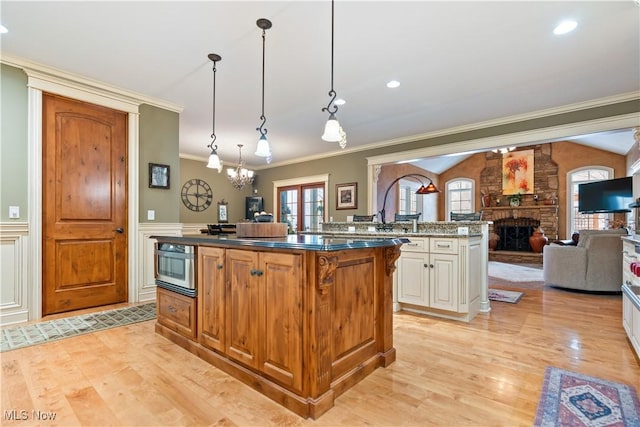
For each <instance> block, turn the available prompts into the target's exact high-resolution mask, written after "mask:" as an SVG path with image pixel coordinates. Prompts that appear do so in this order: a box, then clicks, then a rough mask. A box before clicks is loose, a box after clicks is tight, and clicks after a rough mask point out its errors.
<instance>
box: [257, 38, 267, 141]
mask: <svg viewBox="0 0 640 427" xmlns="http://www.w3.org/2000/svg"><path fill="white" fill-rule="evenodd" d="M265 34H266V30H265V29H263V30H262V115H261V116H260V120H262V123H260V127H258V128H256V130H257V131H258V132H260V135H262V136H265V135H266V134H267V129H263V128H262V127H263V126H264V124H265V123H266V122H267V118H266V117H265V116H264V57H265V53H264V52H265V50H264V46H265V39H266V37H265Z"/></svg>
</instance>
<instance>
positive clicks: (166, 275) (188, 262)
mask: <svg viewBox="0 0 640 427" xmlns="http://www.w3.org/2000/svg"><path fill="white" fill-rule="evenodd" d="M155 255H156V262H155V267H156V268H155V277H156V285H157V286H159V287H161V288H164V289H168V290H170V291H173V292H177V293H179V294H182V295H186V296H190V297H195V296H196V283H195V255H196V251H195V246H192V245H179V244H175V243H157V244H156V250H155Z"/></svg>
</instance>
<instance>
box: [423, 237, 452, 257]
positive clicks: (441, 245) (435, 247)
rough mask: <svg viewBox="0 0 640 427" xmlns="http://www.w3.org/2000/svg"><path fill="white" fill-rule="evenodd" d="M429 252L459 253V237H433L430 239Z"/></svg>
mask: <svg viewBox="0 0 640 427" xmlns="http://www.w3.org/2000/svg"><path fill="white" fill-rule="evenodd" d="M429 243H430V246H429V252H431V253H436V254H457V253H458V239H451V238H446V237H431V238H430V239H429Z"/></svg>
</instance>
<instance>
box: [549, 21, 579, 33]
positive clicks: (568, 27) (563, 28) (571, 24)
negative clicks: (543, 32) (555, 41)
mask: <svg viewBox="0 0 640 427" xmlns="http://www.w3.org/2000/svg"><path fill="white" fill-rule="evenodd" d="M577 26H578V23H577V22H576V21H562V22H561V23H560V24H558V26H557V27H556V28H554V29H553V34H555V35H558V36H559V35H561V34H567V33H569V32H571V31H573V30H575V29H576V27H577Z"/></svg>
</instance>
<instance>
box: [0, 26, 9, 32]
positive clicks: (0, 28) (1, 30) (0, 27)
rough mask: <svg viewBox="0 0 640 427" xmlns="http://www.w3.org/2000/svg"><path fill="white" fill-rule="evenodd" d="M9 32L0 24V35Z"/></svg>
mask: <svg viewBox="0 0 640 427" xmlns="http://www.w3.org/2000/svg"><path fill="white" fill-rule="evenodd" d="M8 32H9V30H7V27H5V26H4V25H2V24H0V34H5V33H8Z"/></svg>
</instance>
